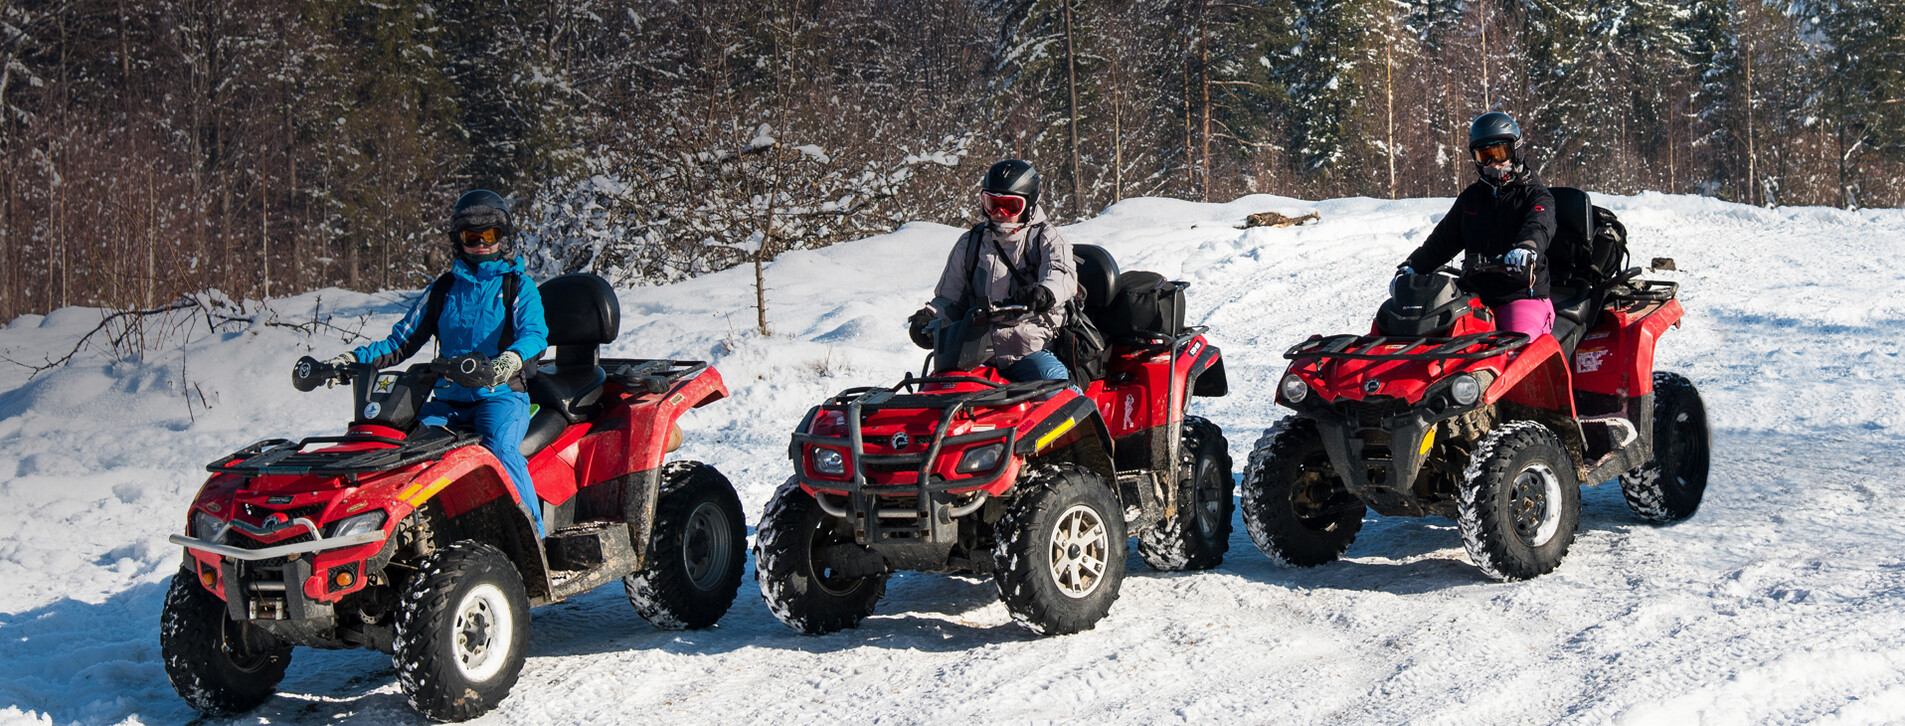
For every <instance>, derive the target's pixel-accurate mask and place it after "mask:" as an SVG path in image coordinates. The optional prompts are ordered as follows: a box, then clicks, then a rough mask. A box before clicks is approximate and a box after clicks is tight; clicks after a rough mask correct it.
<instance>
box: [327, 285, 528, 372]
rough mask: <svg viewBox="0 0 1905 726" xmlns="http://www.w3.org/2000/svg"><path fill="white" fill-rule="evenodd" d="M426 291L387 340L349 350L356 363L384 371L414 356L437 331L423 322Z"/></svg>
mask: <svg viewBox="0 0 1905 726" xmlns="http://www.w3.org/2000/svg"><path fill="white" fill-rule="evenodd" d="M430 289H431V288H428V287H426V288H424V289H423V294H422V295H420V296H418V297H417V302H415V303H413V304H412V305H411V306H410V312H409V313H407V314H405V315H404V316H403V319H402V320H399V321H397V324H396V325H395V326H394V327H392V328H391V329H390V337H388V338H385V339H383V340H380V341H377V342H375V343H371V344H370V345H366V346H363V347H361V348H358V349H356V350H353V351H351V353H352V354H354V355H356V356H357V362H359V363H369V364H371V365H374V366H377V367H378V368H388V367H390V366H394V365H396V364H398V363H402V362H404V361H405V360H407V359H409V358H410V356H413V355H416V354H417V351H418V350H421V349H422V348H423V344H424V343H428V342H430V337H431V336H433V335H435V334H436V331H437V325H436V321H435V320H425V319H424V318H425V317H426V315H425V313H426V312H427V308H429V307H430ZM537 310H538V313H539V314H538V318H537V320H538V321H540V320H541V317H540V311H541V308H540V307H538V308H537Z"/></svg>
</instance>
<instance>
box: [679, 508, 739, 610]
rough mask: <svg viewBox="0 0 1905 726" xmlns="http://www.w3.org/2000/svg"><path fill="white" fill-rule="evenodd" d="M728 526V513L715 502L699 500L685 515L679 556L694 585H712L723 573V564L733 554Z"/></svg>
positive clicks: (696, 586)
mask: <svg viewBox="0 0 1905 726" xmlns="http://www.w3.org/2000/svg"><path fill="white" fill-rule="evenodd" d="M729 526H730V525H729V523H728V516H727V514H726V513H724V512H722V511H721V507H720V506H718V505H716V504H715V503H714V502H702V503H701V504H700V506H697V507H695V510H694V512H692V513H690V514H689V515H688V526H687V527H686V528H685V529H684V531H683V532H682V537H681V539H682V542H681V559H682V565H683V566H684V567H685V569H686V570H687V572H688V581H689V582H692V583H694V586H695V589H697V590H709V589H712V588H713V587H714V586H715V585H717V584H720V582H721V578H722V575H724V574H726V573H725V572H723V569H724V565H726V563H727V561H728V558H729V557H730V556H732V554H733V553H732V542H731V539H732V537H730V536H729V530H728V528H729Z"/></svg>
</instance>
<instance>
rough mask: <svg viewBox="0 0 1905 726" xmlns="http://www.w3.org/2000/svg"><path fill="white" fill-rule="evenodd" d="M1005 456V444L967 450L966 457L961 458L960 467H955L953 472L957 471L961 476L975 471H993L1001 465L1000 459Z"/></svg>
mask: <svg viewBox="0 0 1905 726" xmlns="http://www.w3.org/2000/svg"><path fill="white" fill-rule="evenodd" d="M1004 455H1005V444H1004V443H997V444H988V445H986V446H976V447H973V448H971V449H967V450H966V455H965V456H961V457H959V466H957V467H954V468H953V471H957V472H959V473H961V474H971V473H973V472H975V471H991V470H992V469H993V468H995V467H997V466H998V465H999V457H1001V456H1004Z"/></svg>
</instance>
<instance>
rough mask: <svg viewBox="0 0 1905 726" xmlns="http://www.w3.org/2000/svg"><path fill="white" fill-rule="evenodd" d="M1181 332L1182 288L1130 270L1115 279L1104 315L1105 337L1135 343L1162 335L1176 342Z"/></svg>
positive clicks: (1157, 277)
mask: <svg viewBox="0 0 1905 726" xmlns="http://www.w3.org/2000/svg"><path fill="white" fill-rule="evenodd" d="M1183 330H1184V288H1183V287H1182V286H1180V285H1174V284H1172V283H1171V282H1170V281H1169V280H1166V279H1164V276H1163V275H1160V274H1158V273H1155V272H1146V271H1143V270H1132V271H1130V272H1126V273H1124V274H1122V275H1119V276H1118V287H1117V289H1116V290H1114V291H1113V292H1112V294H1111V303H1110V305H1109V306H1107V308H1106V311H1105V334H1106V335H1107V336H1109V337H1110V338H1111V339H1112V340H1117V341H1127V340H1131V341H1135V340H1136V339H1138V338H1140V337H1149V336H1152V335H1162V336H1165V337H1167V338H1176V337H1177V336H1178V334H1179V333H1181V332H1183Z"/></svg>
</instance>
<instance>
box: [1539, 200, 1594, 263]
mask: <svg viewBox="0 0 1905 726" xmlns="http://www.w3.org/2000/svg"><path fill="white" fill-rule="evenodd" d="M1548 191H1549V192H1550V193H1552V194H1554V221H1555V230H1554V239H1552V240H1549V241H1548V279H1549V280H1552V281H1554V282H1565V281H1567V280H1569V279H1570V278H1572V277H1573V276H1574V270H1575V268H1576V267H1577V266H1580V265H1582V264H1583V263H1584V262H1585V261H1586V260H1587V258H1588V256H1589V255H1592V254H1593V250H1592V248H1591V247H1590V245H1591V244H1593V240H1594V203H1593V202H1592V201H1590V200H1589V199H1588V193H1587V192H1584V191H1581V190H1579V189H1576V188H1574V187H1550V188H1549V189H1548Z"/></svg>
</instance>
